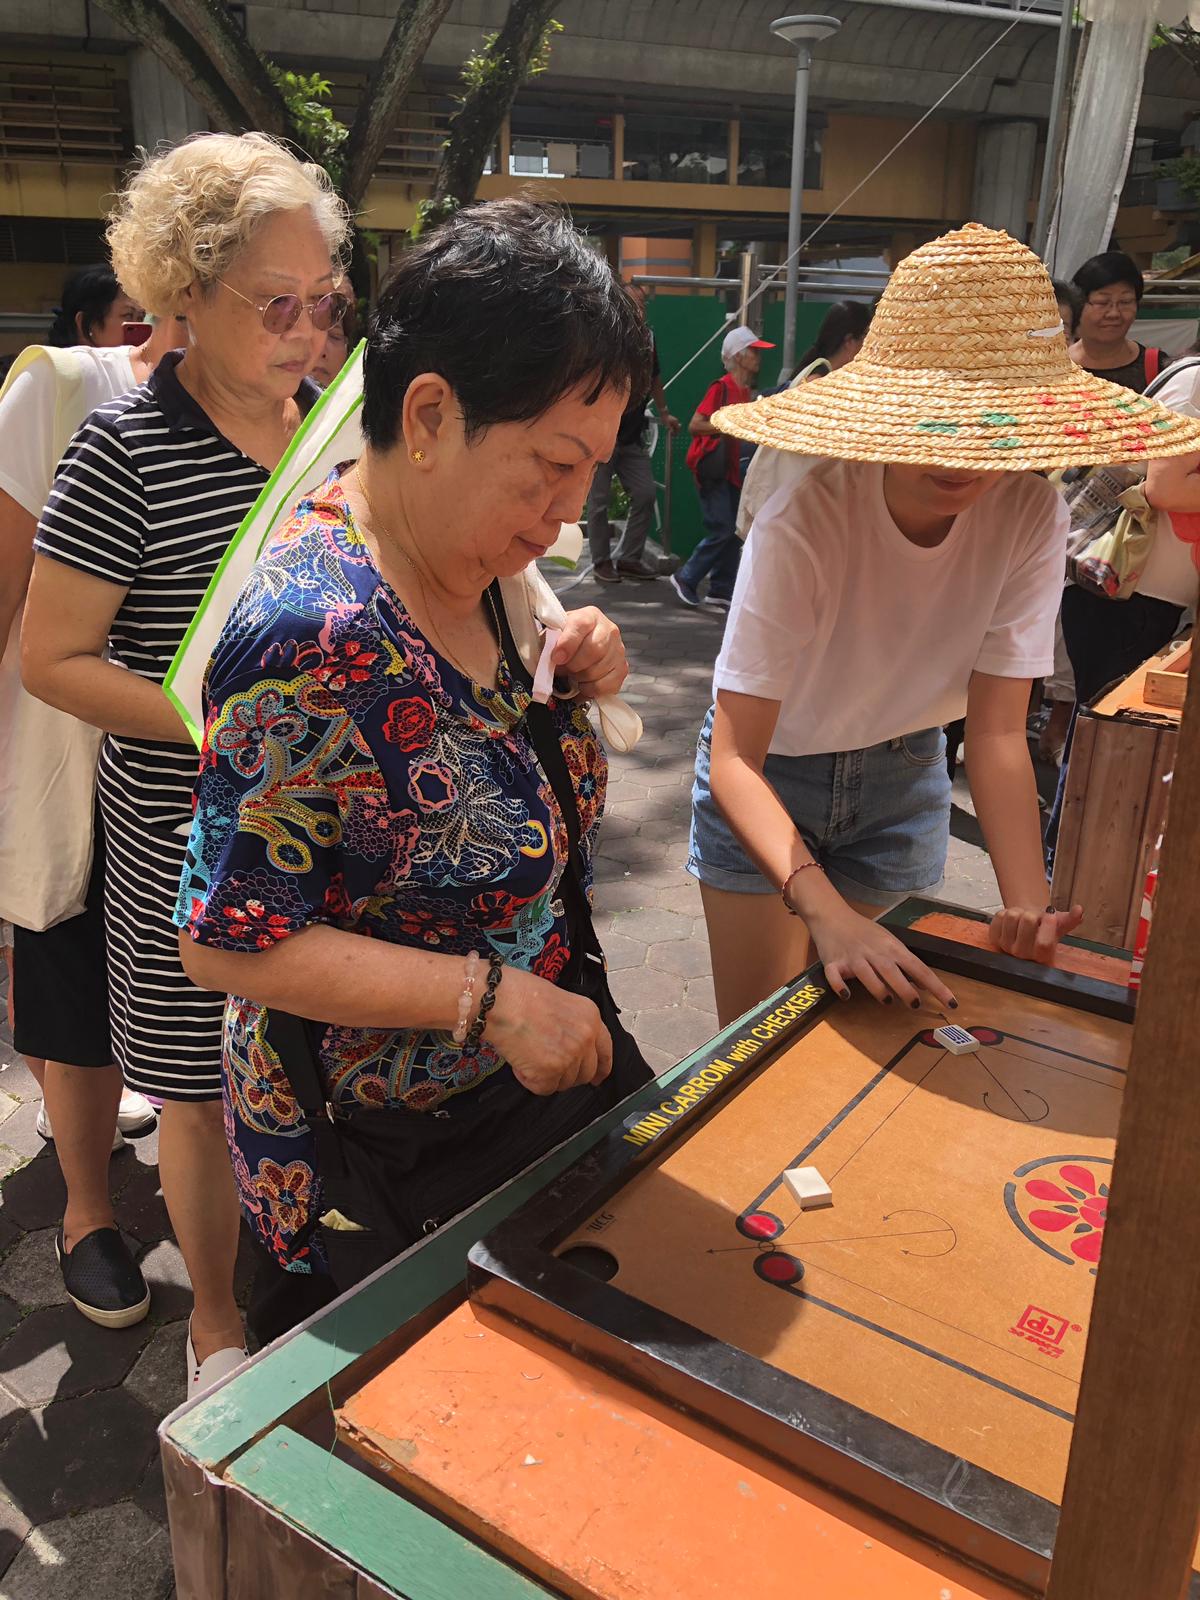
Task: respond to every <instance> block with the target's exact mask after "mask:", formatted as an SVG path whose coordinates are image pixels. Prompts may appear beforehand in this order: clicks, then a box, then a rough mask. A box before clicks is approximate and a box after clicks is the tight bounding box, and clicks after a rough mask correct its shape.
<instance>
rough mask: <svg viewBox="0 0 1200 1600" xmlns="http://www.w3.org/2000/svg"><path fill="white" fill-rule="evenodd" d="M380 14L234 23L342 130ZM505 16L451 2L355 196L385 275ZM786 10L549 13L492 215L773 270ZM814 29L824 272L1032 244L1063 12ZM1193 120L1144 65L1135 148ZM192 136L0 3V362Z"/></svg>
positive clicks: (108, 53) (665, 257)
mask: <svg viewBox="0 0 1200 1600" xmlns="http://www.w3.org/2000/svg"><path fill="white" fill-rule="evenodd" d="M919 3H920V4H922V5H931V6H936V5H939V4H941V5H945V3H946V0H919ZM394 6H395V0H248V3H246V4H244V5H237V6H235V7H234V8H233V9H234V10H235V13H236V14H238V15H239V16H242V17H244V25H245V28H246V31H247V34H248V36H249V37H250V39H251V40H252V42H253V43H254V44H255V45H256V46H257V47H258V48H259V49H261V50H262V51H263V52H264V53H266V54H267V55H269V56H270V57H272V58H273V59H274V60H276V61H277V62H279V63H280V64H282V65H289V66H295V67H298V68H301V69H303V70H305V71H319V72H321V73H322V74H324V75H325V76H326V77H328V78H329V79H330V80H331V81H332V82H333V84H334V99H335V105H336V106H337V107H338V108H339V109H342V110H344V111H345V112H346V113H347V114H348V113H349V112H350V111H351V110H352V107H353V105H354V103H355V100H356V97H357V96H358V94H359V93H360V92H361V89H362V86H363V84H364V83H365V81H366V75H367V71H368V69H369V64H370V63H371V62H372V61H373V60H374V59H377V57H378V55H379V53H380V51H381V49H382V47H383V44H384V41H385V40H386V38H387V34H388V31H389V28H390V26H391V18H392V15H393V14H394ZM505 9H506V0H454V4H453V5H452V6H451V8H450V11H449V13H448V15H447V19H446V21H445V22H444V24H443V26H442V27H441V28H440V29H439V31H438V33H437V36H436V37H435V39H434V42H433V45H432V47H431V49H430V52H429V55H428V58H427V60H426V62H425V64H424V67H423V71H422V78H421V82H420V84H419V85H418V86H417V87H416V88H415V89H414V92H413V93H412V95H411V96H410V97H409V100H408V102H407V104H406V105H405V107H404V108H403V110H402V113H401V115H400V117H399V118H398V119H397V125H396V128H395V130H394V134H393V138H392V141H391V143H390V144H389V146H388V149H387V151H386V152H385V155H384V158H383V160H382V161H381V163H380V167H379V170H378V173H377V176H376V178H375V181H374V182H373V184H372V187H371V190H370V193H369V196H368V202H367V207H366V216H365V218H364V221H365V224H366V226H368V227H369V228H371V229H372V230H373V231H375V232H377V233H378V234H379V235H380V236H381V240H382V249H383V253H384V256H385V257H386V254H387V251H388V249H389V245H390V244H391V243H392V242H393V241H394V240H396V239H397V237H398V236H399V235H400V234H402V232H403V230H405V229H406V228H407V227H408V226H409V224H410V223H411V221H412V219H413V216H414V214H415V210H416V206H417V204H418V202H419V201H420V200H421V199H422V198H423V197H424V196H425V195H427V194H428V193H429V185H430V181H431V178H432V175H433V173H434V171H435V169H436V166H437V162H438V158H439V151H440V147H441V142H442V140H443V138H444V137H445V131H446V128H447V126H448V122H449V118H450V116H451V114H452V112H453V105H454V102H453V95H454V92H455V84H456V79H457V74H458V71H459V69H460V66H461V63H462V61H463V60H464V59H465V57H466V56H467V55H468V54H470V53H471V52H472V51H473V50H475V49H477V48H478V47H479V43H480V40H481V38H482V36H483V35H484V34H485V33H487V32H488V31H489V30H492V29H495V28H496V27H498V26H499V24H500V22H501V21H502V20H503V16H504V12H505ZM781 9H786V8H783V7H780V5H779V3H778V0H563V4H562V6H561V9H560V11H559V13H558V16H559V20H560V21H561V22H562V24H563V32H562V33H561V34H559V35H558V36H557V38H556V39H555V41H554V45H553V51H552V56H551V61H550V68H549V70H548V71H547V72H546V73H544V74H543V75H541V76H539V77H538V78H537V79H535V80H534V81H533V82H532V83H530V84H529V85H528V86H526V88H525V89H523V91H522V92H521V94H520V96H519V97H518V100H517V102H516V104H515V106H514V107H513V111H512V115H511V117H510V118H509V119H508V121H507V123H506V124H505V127H504V129H503V131H502V133H501V136H500V139H499V141H498V144H497V148H496V150H495V151H494V152H493V155H492V159H491V161H490V163H489V168H488V172H487V174H486V175H485V176H484V178H483V180H482V182H481V185H480V193H481V195H483V196H485V197H490V196H494V195H502V194H509V193H513V192H515V191H517V190H520V189H527V188H530V187H532V188H534V189H535V190H538V191H540V192H543V193H546V194H551V195H554V196H556V197H558V198H559V199H560V200H562V201H563V202H565V203H567V204H568V205H570V207H571V208H572V211H573V212H574V214H575V216H576V217H577V219H578V220H579V221H580V223H581V224H583V225H584V226H586V227H587V228H588V229H589V231H592V232H594V233H596V234H597V235H598V236H600V237H601V238H602V239H603V240H604V243H605V247H606V248H607V249H608V250H609V253H610V255H611V257H612V259H613V260H614V261H615V262H618V263H619V264H620V265H621V267H622V269H623V270H624V271H625V272H627V273H630V272H634V271H648V272H652V273H659V272H663V273H674V274H685V275H686V274H690V275H696V276H704V277H708V276H711V275H713V274H714V273H717V272H718V271H720V270H721V258H722V257H723V256H729V255H731V254H733V253H736V252H737V251H740V250H742V249H745V248H746V247H747V246H748V245H751V244H753V245H754V247H755V248H756V249H757V250H758V251H759V252H760V254H761V256H762V259H764V260H766V261H771V260H778V259H780V257H781V254H782V241H783V239H784V237H785V236H786V219H787V207H788V185H789V177H790V159H791V158H790V148H791V107H792V90H793V81H794V57H793V55H792V52H791V50H790V49H789V48H788V47H787V46H785V45H783V44H781V43H780V42H779V41H777V40H776V39H775V38H774V37H773V36H772V35H771V33H770V31H769V24H770V22H771V20H772V18H773V16H774V15H775V14H776V13H777V12H779V11H780V10H781ZM825 9H827V10H828V11H829V13H830V14H833V15H836V16H837V17H839V18H840V20H841V22H842V27H841V30H840V32H839V33H838V34H837V35H836V36H835V37H834V38H832V39H830V40H829V41H827V42H826V43H824V44H822V45H821V46H820V47H819V48H818V49H817V51H816V55H815V60H814V65H813V72H812V96H811V102H810V105H811V109H810V117H809V128H808V157H807V162H806V170H805V194H804V209H805V215H806V217H807V218H809V219H811V220H812V221H816V220H817V219H820V218H823V217H825V216H826V215H827V214H828V213H830V212H835V216H834V217H833V219H832V220H831V221H830V222H829V223H828V224H827V225H826V226H825V227H824V228H823V229H822V232H821V237H820V241H819V245H818V246H817V247H816V248H815V251H814V254H815V255H818V256H820V257H821V258H823V259H826V260H827V259H830V258H837V257H842V258H853V259H856V260H864V259H865V260H875V261H891V260H894V259H896V257H897V256H899V255H902V254H904V253H905V252H906V251H907V250H908V249H911V248H912V247H913V246H914V245H915V244H917V243H919V242H921V241H922V240H923V239H926V238H929V237H932V236H933V235H934V234H936V233H937V232H939V231H941V230H943V229H944V228H946V227H948V226H952V225H954V224H956V223H958V222H961V221H963V220H965V219H966V218H968V217H971V216H973V217H976V218H979V219H980V220H983V221H987V222H990V223H992V224H994V225H1000V226H1006V227H1008V228H1010V230H1011V231H1014V232H1018V233H1024V232H1027V230H1028V224H1029V220H1030V217H1031V214H1032V205H1033V203H1034V200H1035V197H1036V190H1037V183H1038V174H1039V172H1040V166H1041V159H1042V147H1043V142H1044V137H1045V124H1046V118H1047V113H1048V110H1049V104H1050V96H1051V84H1052V79H1053V72H1054V58H1055V46H1056V35H1057V0H1035V9H1034V11H1033V12H1032V13H1031V15H1030V18H1029V19H1028V20H1022V21H1020V22H1017V23H1016V24H1015V25H1011V13H1002V12H1000V11H997V10H996V9H995V7H994V6H992V7H989V6H988V5H986V4H982V3H981V4H979V6H978V8H977V14H972V5H971V3H970V0H958V4H957V7H955V6H954V5H951V6H950V7H949V9H948V10H943V11H940V12H939V11H937V10H931V9H909V8H908V6H907V5H905V4H903V3H897V0H827V5H826V7H825ZM989 46H990V47H991V48H990V49H989ZM985 52H986V53H985ZM981 58H982V59H981ZM947 91H949V92H947ZM1195 99H1196V96H1195V78H1194V75H1193V74H1192V73H1191V71H1190V69H1189V68H1188V67H1187V65H1186V63H1183V62H1182V61H1180V60H1179V59H1178V58H1177V57H1176V56H1175V55H1174V54H1173V53H1172V52H1170V51H1166V50H1162V51H1156V52H1154V53H1153V55H1152V57H1151V59H1150V63H1149V67H1148V71H1147V83H1146V92H1145V95H1144V98H1143V103H1142V108H1141V116H1140V123H1139V128H1138V140H1139V144H1138V149H1139V151H1141V152H1143V154H1144V153H1145V152H1151V157H1152V154H1153V152H1154V151H1156V150H1158V149H1160V148H1161V149H1163V150H1164V151H1167V152H1168V153H1169V151H1170V150H1171V149H1172V148H1173V145H1172V141H1178V140H1179V139H1180V138H1181V136H1182V131H1183V129H1184V127H1185V126H1186V124H1187V122H1188V121H1189V119H1190V118H1191V116H1192V115H1193V113H1194V109H1195ZM931 108H935V109H932V113H931V114H930V115H929V117H928V120H926V121H925V122H924V123H923V124H922V125H921V126H920V127H919V128H918V129H917V130H916V132H915V133H913V134H912V135H911V136H910V137H909V138H908V139H907V140H906V142H905V143H904V145H903V147H902V149H901V150H899V151H898V152H897V153H896V154H895V155H894V156H892V158H891V159H890V160H888V161H887V162H886V163H884V164H883V166H882V167H880V168H879V170H874V169H875V168H876V167H877V165H878V163H879V162H880V158H881V157H882V156H884V154H885V153H886V152H887V151H889V150H890V149H891V147H892V146H893V145H894V144H895V143H896V141H897V140H898V139H900V137H901V136H902V135H903V134H904V133H905V132H906V131H907V130H909V129H910V128H911V127H912V125H913V123H914V121H916V119H917V118H918V117H920V116H922V115H923V114H925V113H927V112H930V111H931ZM204 125H205V124H204V119H203V117H202V116H201V115H200V113H199V111H198V109H197V107H196V106H195V104H194V102H192V101H191V99H190V98H189V96H188V95H187V94H186V93H185V92H184V90H183V88H182V87H181V85H180V84H179V83H177V82H176V81H175V80H174V79H173V78H172V77H171V75H170V74H169V73H168V72H167V71H166V70H165V69H164V68H163V67H162V66H161V64H160V63H159V62H158V60H157V58H156V57H155V56H153V54H152V53H151V52H150V51H149V50H147V49H146V48H145V47H143V46H140V45H139V44H138V43H137V42H136V41H135V40H133V39H131V38H130V37H129V36H128V35H126V34H124V33H123V32H122V30H121V29H120V28H119V27H118V26H117V25H116V24H114V23H113V22H112V21H111V20H110V19H109V18H108V16H107V13H105V12H104V11H103V10H102V9H101V8H100V7H99V6H98V5H96V4H93V3H91V0H5V5H4V7H3V11H2V14H0V314H5V313H6V314H7V316H5V317H4V322H5V323H7V324H8V328H7V329H6V331H5V333H4V334H0V337H2V338H5V339H6V340H7V342H6V343H5V345H4V348H12V343H11V340H12V338H13V337H14V336H15V332H16V330H15V328H14V326H13V323H12V318H13V317H14V315H18V316H21V317H22V318H23V319H28V318H31V317H38V316H41V315H43V314H44V313H45V312H46V311H48V310H49V308H50V307H51V306H52V305H53V304H54V303H55V299H56V295H57V292H58V288H59V286H60V284H61V281H62V277H63V275H64V272H65V271H66V270H67V269H68V268H69V267H70V266H71V265H78V264H82V263H83V262H86V261H91V260H95V259H97V258H99V257H100V256H101V255H102V253H103V245H102V227H101V222H100V219H101V218H102V216H103V213H104V210H105V207H106V203H107V197H108V196H109V195H111V193H112V191H113V189H114V188H115V187H116V185H117V183H118V182H119V179H120V174H121V171H122V169H123V167H124V166H125V164H126V163H127V161H128V160H129V159H130V158H131V157H132V155H133V153H134V150H135V147H136V146H138V145H142V146H146V147H152V146H153V145H155V144H156V143H158V142H159V141H160V140H163V139H166V140H175V139H178V138H180V137H182V136H183V135H184V134H186V133H188V132H189V131H192V130H194V129H197V128H200V127H203V126H204ZM1132 198H1135V199H1138V200H1139V201H1140V202H1141V203H1140V204H1139V205H1138V206H1137V207H1136V208H1134V209H1131V210H1130V211H1129V212H1128V213H1127V214H1126V215H1124V216H1123V217H1122V219H1121V222H1120V224H1119V227H1120V228H1121V229H1123V230H1124V232H1125V233H1126V234H1127V235H1128V241H1127V242H1128V243H1130V244H1131V245H1133V247H1134V248H1136V249H1137V250H1138V251H1140V252H1141V254H1142V255H1143V256H1146V255H1147V254H1148V252H1150V251H1152V250H1154V249H1159V248H1163V247H1165V246H1166V245H1169V244H1171V243H1173V242H1175V239H1176V236H1177V234H1178V233H1179V229H1180V225H1181V224H1180V215H1179V214H1175V215H1174V216H1172V215H1171V214H1169V213H1163V212H1161V211H1159V210H1158V209H1157V208H1156V206H1155V204H1154V199H1155V196H1154V194H1153V193H1150V194H1145V193H1143V192H1142V191H1139V192H1138V194H1137V195H1136V196H1133V197H1132ZM1185 216H1186V214H1185ZM1123 242H1126V241H1125V240H1124V239H1123ZM0 326H3V324H0ZM28 337H29V335H28V334H26V335H25V338H28ZM25 338H22V339H20V340H19V342H21V343H23V342H25Z"/></svg>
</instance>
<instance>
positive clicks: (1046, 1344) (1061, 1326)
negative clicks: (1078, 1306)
mask: <svg viewBox="0 0 1200 1600" xmlns="http://www.w3.org/2000/svg"><path fill="white" fill-rule="evenodd" d="M1008 1331H1009V1333H1012V1334H1015V1335H1016V1337H1017V1338H1018V1339H1028V1340H1029V1342H1030V1344H1031V1345H1034V1346H1035V1347H1036V1348H1037V1349H1038V1350H1040V1351H1041V1353H1042V1354H1043V1355H1044V1356H1061V1355H1062V1353H1063V1342H1064V1340H1065V1339H1066V1337H1067V1334H1068V1333H1079V1332H1080V1331H1081V1330H1080V1327H1079V1324H1078V1323H1077V1322H1069V1321H1068V1320H1067V1318H1066V1317H1058V1316H1055V1314H1054V1312H1053V1311H1043V1310H1042V1308H1041V1306H1026V1307H1025V1309H1024V1311H1022V1313H1021V1315H1020V1316H1019V1317H1018V1318H1017V1321H1016V1325H1015V1326H1014V1327H1012V1328H1010V1329H1009V1330H1008Z"/></svg>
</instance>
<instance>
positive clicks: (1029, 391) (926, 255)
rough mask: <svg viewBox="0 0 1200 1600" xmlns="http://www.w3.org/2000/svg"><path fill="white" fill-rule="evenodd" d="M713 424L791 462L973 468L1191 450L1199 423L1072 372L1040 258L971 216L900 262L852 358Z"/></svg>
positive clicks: (729, 410) (1196, 446)
mask: <svg viewBox="0 0 1200 1600" xmlns="http://www.w3.org/2000/svg"><path fill="white" fill-rule="evenodd" d="M713 422H714V424H715V425H716V426H717V427H718V428H720V429H721V431H722V432H723V433H730V434H733V435H734V437H735V438H738V439H750V440H752V441H753V442H754V443H755V444H763V445H768V446H770V447H771V448H773V449H776V450H789V451H792V452H794V453H795V454H798V455H813V456H836V457H838V458H839V459H846V460H853V461H899V462H907V463H911V464H913V465H917V466H936V467H947V468H958V469H964V470H972V471H976V472H979V471H994V472H1022V471H1041V472H1045V471H1050V470H1052V469H1053V468H1056V467H1076V466H1098V465H1101V464H1105V463H1110V462H1122V461H1138V460H1142V461H1145V460H1149V459H1150V458H1152V457H1157V456H1177V455H1185V454H1187V453H1188V452H1189V451H1196V450H1200V421H1195V420H1193V419H1191V418H1188V417H1181V416H1180V415H1179V414H1178V413H1177V412H1174V411H1168V410H1167V408H1166V407H1165V406H1161V405H1159V404H1158V402H1157V401H1155V400H1147V399H1145V398H1144V396H1142V395H1139V394H1135V393H1134V392H1133V390H1131V389H1123V388H1121V387H1120V385H1118V384H1115V383H1107V382H1105V380H1104V379H1103V378H1096V377H1093V376H1092V375H1091V373H1088V372H1084V371H1083V369H1082V368H1081V367H1077V366H1076V365H1075V363H1074V362H1073V361H1072V360H1071V358H1070V356H1069V355H1068V354H1067V341H1066V336H1065V335H1064V333H1063V327H1062V321H1061V318H1060V316H1059V311H1058V306H1057V303H1056V302H1055V298H1054V287H1053V285H1052V284H1051V282H1050V277H1049V274H1048V273H1047V271H1046V269H1045V267H1044V266H1043V265H1042V263H1041V261H1040V260H1039V259H1038V257H1037V256H1035V255H1034V253H1033V251H1032V250H1029V249H1027V248H1026V246H1025V245H1023V244H1019V243H1018V242H1017V240H1015V239H1013V238H1011V237H1010V236H1009V235H1008V234H1007V233H998V232H996V231H995V230H993V229H992V228H985V227H982V226H981V225H980V224H979V223H976V222H971V223H968V224H967V226H966V227H965V228H959V229H956V230H955V231H954V232H953V233H947V234H944V235H943V236H942V237H941V238H940V239H935V240H934V241H933V242H932V243H931V244H927V245H922V247H921V248H920V249H919V250H915V251H914V252H913V253H912V255H910V256H907V257H905V259H904V260H903V261H902V262H901V263H900V265H899V266H898V267H897V268H896V270H895V272H894V273H893V274H892V278H891V281H890V282H889V284H888V286H887V288H886V289H885V290H884V292H883V295H882V297H881V299H880V301H879V306H878V309H877V310H876V312H875V317H874V320H873V322H872V323H871V328H870V331H869V333H868V334H867V337H866V339H865V341H864V342H863V347H862V350H861V351H860V352H859V354H858V355H857V356H855V358H854V360H853V361H850V362H848V363H847V364H846V365H845V366H844V367H842V368H841V369H840V370H839V371H837V372H832V373H830V374H829V375H828V377H824V378H820V379H818V380H816V381H814V382H812V383H804V384H801V385H799V387H797V388H795V389H788V390H785V391H784V392H783V393H782V394H778V395H771V396H769V397H767V398H765V399H762V400H755V401H753V402H751V403H750V404H747V405H739V406H726V407H725V408H724V409H723V410H721V411H718V412H717V413H716V415H715V416H714V417H713Z"/></svg>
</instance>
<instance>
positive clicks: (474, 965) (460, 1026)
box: [452, 950, 479, 1044]
mask: <svg viewBox="0 0 1200 1600" xmlns="http://www.w3.org/2000/svg"><path fill="white" fill-rule="evenodd" d="M478 976H479V951H478V950H472V951H471V953H470V954H469V955H468V956H467V970H466V973H465V975H464V977H463V988H462V993H461V994H460V995H459V997H458V1021H457V1022H456V1023H455V1024H454V1033H453V1035H452V1037H453V1039H454V1042H455V1044H462V1043H464V1042H465V1040H466V1037H467V1029H468V1028H469V1027H470V1026H471V1013H472V1011H473V1010H474V1009H475V982H476V979H477V978H478Z"/></svg>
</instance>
